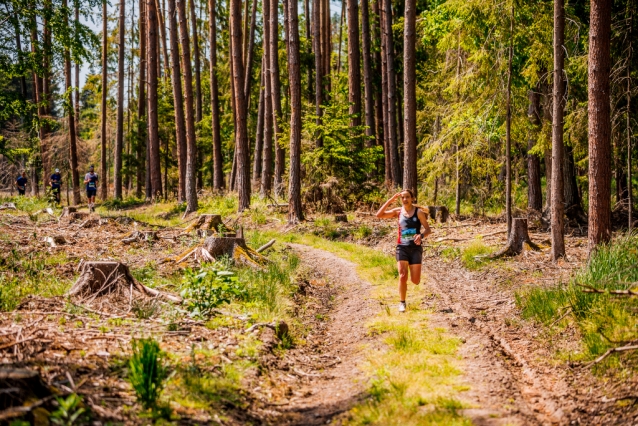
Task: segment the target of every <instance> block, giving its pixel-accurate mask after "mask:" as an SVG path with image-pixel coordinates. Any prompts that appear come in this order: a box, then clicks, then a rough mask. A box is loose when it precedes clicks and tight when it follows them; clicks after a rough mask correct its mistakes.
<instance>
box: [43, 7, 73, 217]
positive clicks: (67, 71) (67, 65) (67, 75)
mask: <svg viewBox="0 0 638 426" xmlns="http://www.w3.org/2000/svg"><path fill="white" fill-rule="evenodd" d="M62 6H63V7H67V1H66V0H62ZM64 25H65V26H67V27H68V25H69V19H68V16H67V15H64ZM64 79H65V88H66V90H67V91H68V90H69V89H71V53H70V52H69V49H68V48H65V49H64ZM35 89H36V92H37V88H35ZM67 113H68V114H69V150H70V151H71V152H70V154H71V176H72V182H73V205H76V206H77V205H78V204H80V201H81V200H80V173H79V171H78V151H77V135H76V134H75V116H74V108H73V97H72V95H69V108H68V111H67Z"/></svg>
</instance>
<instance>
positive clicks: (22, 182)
mask: <svg viewBox="0 0 638 426" xmlns="http://www.w3.org/2000/svg"><path fill="white" fill-rule="evenodd" d="M27 182H29V179H27V173H26V172H22V173H21V174H20V175H18V178H17V179H16V188H18V195H24V194H25V192H26V190H27Z"/></svg>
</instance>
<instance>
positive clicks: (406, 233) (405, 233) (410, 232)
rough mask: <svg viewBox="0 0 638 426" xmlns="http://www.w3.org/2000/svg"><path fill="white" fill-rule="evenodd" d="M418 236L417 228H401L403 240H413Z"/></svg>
mask: <svg viewBox="0 0 638 426" xmlns="http://www.w3.org/2000/svg"><path fill="white" fill-rule="evenodd" d="M414 237H416V229H415V228H408V229H402V230H401V241H413V240H414Z"/></svg>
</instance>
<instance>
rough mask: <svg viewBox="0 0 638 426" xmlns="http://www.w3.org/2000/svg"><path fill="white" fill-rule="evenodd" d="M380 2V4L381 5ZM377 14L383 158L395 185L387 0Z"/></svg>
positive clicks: (388, 182) (387, 182) (380, 0)
mask: <svg viewBox="0 0 638 426" xmlns="http://www.w3.org/2000/svg"><path fill="white" fill-rule="evenodd" d="M379 3H380V6H379ZM376 4H377V12H378V13H377V16H378V18H379V28H380V30H381V37H380V38H381V52H380V53H379V57H380V58H381V67H380V68H381V106H382V123H383V158H384V162H385V185H386V187H390V186H394V184H393V179H392V176H393V175H392V170H393V169H392V154H391V153H390V132H389V130H388V129H389V126H390V123H389V120H388V55H387V54H386V52H387V49H388V47H387V45H386V38H385V0H376Z"/></svg>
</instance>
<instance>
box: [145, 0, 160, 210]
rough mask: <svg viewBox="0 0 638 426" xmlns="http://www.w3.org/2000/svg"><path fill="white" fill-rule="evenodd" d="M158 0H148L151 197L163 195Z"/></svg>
mask: <svg viewBox="0 0 638 426" xmlns="http://www.w3.org/2000/svg"><path fill="white" fill-rule="evenodd" d="M155 1H156V0H147V2H146V11H147V14H146V15H147V25H148V31H147V32H146V37H147V40H146V44H147V56H146V58H147V60H148V131H149V132H148V155H147V156H148V159H149V163H148V165H149V168H150V170H149V172H150V177H151V198H153V199H159V198H160V197H161V195H162V191H163V189H162V168H161V160H160V141H159V114H158V109H157V108H158V95H157V90H158V79H159V75H158V69H157V63H158V62H159V58H158V57H157V51H158V49H157V39H158V37H157V9H156V7H155Z"/></svg>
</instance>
